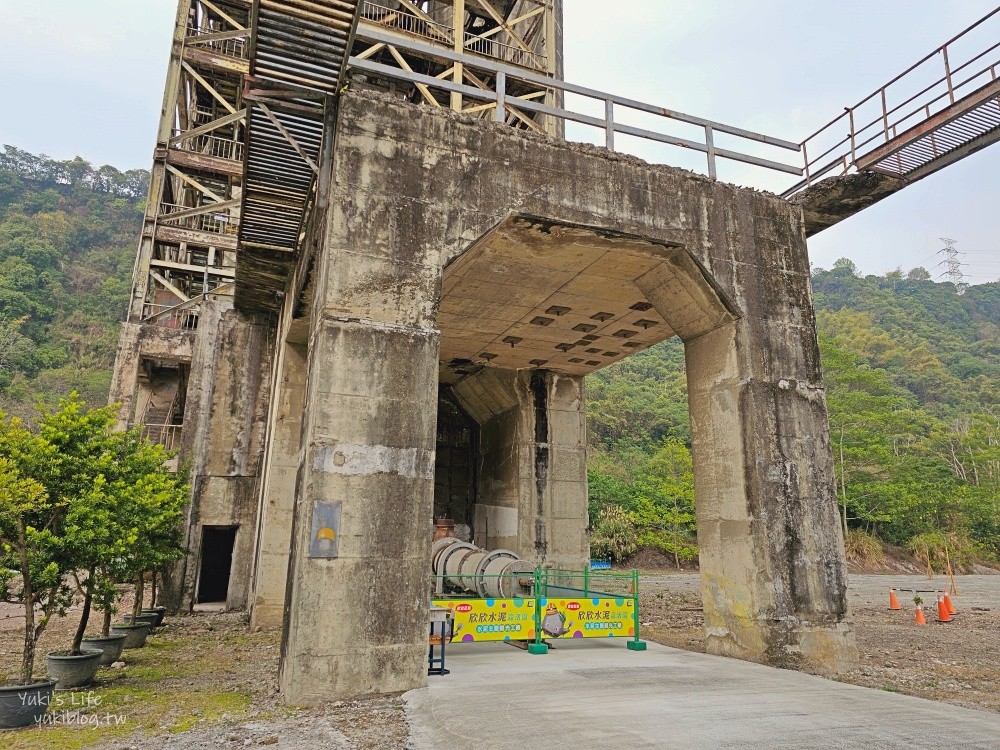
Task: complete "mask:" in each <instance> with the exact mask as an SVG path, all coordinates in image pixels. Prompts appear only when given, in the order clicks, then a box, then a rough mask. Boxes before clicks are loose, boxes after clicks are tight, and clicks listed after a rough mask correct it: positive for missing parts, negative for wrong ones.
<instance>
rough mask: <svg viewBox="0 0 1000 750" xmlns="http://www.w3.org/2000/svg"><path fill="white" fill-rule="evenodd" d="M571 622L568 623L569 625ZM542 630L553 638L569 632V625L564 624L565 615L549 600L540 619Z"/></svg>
mask: <svg viewBox="0 0 1000 750" xmlns="http://www.w3.org/2000/svg"><path fill="white" fill-rule="evenodd" d="M572 624H573V623H569V625H572ZM542 632H543V633H545V634H546V635H550V636H552V637H553V638H558V637H559V636H561V635H566V633H568V632H569V626H568V625H567V624H566V615H564V614H563V613H562V612H560V611H559V610H558V609H557V608H556V605H555V604H553V603H552V602H549V606H547V607H546V608H545V617H544V618H543V619H542Z"/></svg>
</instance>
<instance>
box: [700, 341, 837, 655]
mask: <svg viewBox="0 0 1000 750" xmlns="http://www.w3.org/2000/svg"><path fill="white" fill-rule="evenodd" d="M748 328H749V326H748V325H747V324H746V323H745V322H743V321H738V322H734V323H731V324H729V325H727V326H724V327H722V328H719V329H717V330H715V331H712V332H711V333H708V334H705V335H704V336H701V337H699V338H697V339H695V340H693V341H690V342H688V344H687V347H686V350H687V371H688V373H687V375H688V387H689V391H690V396H689V398H690V408H691V434H692V442H693V452H694V460H695V467H696V470H695V471H696V475H695V495H696V503H697V515H698V544H699V548H700V561H701V577H702V594H703V599H704V607H705V628H706V631H707V636H708V651H709V652H710V653H715V654H721V655H724V656H735V657H738V658H742V659H750V660H752V661H762V662H766V663H768V664H772V665H775V666H784V667H790V668H799V669H802V668H805V669H810V670H817V671H837V670H839V669H842V668H847V667H849V666H850V665H851V664H852V663H853V662H855V661H856V660H857V649H856V647H855V645H854V639H853V631H852V628H851V627H850V624H849V622H848V620H847V601H846V587H847V576H846V570H845V566H844V560H843V547H842V544H843V542H842V540H841V535H840V532H839V524H838V520H837V514H836V498H835V496H834V490H833V463H832V457H831V455H832V454H831V453H830V446H829V438H828V429H827V416H826V405H825V401H824V397H823V391H822V389H821V388H820V387H819V385H818V383H817V382H810V381H808V380H797V379H795V378H792V377H790V378H777V379H775V380H763V379H758V378H754V377H752V376H750V373H749V372H748V370H750V369H752V368H751V367H750V366H749V363H750V362H751V361H752V360H753V359H754V357H755V356H758V357H759V347H755V346H754V345H753V342H752V340H751V338H750V336H749V335H748V334H749V331H748ZM786 333H787V332H786ZM803 343H806V342H803ZM755 349H757V352H755V351H754V350H755Z"/></svg>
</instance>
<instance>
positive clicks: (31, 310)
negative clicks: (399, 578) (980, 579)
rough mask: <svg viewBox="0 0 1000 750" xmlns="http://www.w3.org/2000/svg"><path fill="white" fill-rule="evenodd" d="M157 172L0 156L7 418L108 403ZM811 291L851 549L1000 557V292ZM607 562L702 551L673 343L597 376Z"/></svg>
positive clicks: (916, 274)
mask: <svg viewBox="0 0 1000 750" xmlns="http://www.w3.org/2000/svg"><path fill="white" fill-rule="evenodd" d="M147 179H148V175H147V174H146V173H145V172H143V171H141V170H133V171H130V172H125V173H121V172H119V171H118V170H116V169H114V168H113V167H101V168H99V169H95V168H93V167H91V166H90V165H89V164H87V163H86V162H84V161H82V160H80V159H76V160H73V161H69V162H58V161H53V160H50V159H46V158H44V157H35V156H32V155H30V154H26V153H24V152H22V151H19V150H17V149H13V148H11V147H9V146H8V147H7V148H6V150H5V151H4V152H3V153H2V154H0V410H4V411H7V412H15V413H19V414H25V415H27V414H29V413H30V412H31V405H32V404H33V403H34V402H35V400H36V399H39V398H42V399H44V400H47V401H49V402H52V401H54V399H56V398H57V397H58V396H61V395H65V394H66V393H68V392H69V391H70V390H73V389H76V390H78V391H80V392H81V394H82V395H83V396H84V397H85V398H86V399H87V401H88V402H89V403H91V404H92V405H99V404H102V403H104V401H105V400H106V398H107V390H108V385H109V382H110V369H111V365H112V362H113V360H114V348H115V340H116V336H117V327H118V322H119V321H120V319H121V317H122V316H123V314H124V311H125V305H126V300H127V296H128V288H129V283H130V275H131V270H132V263H133V259H134V254H135V250H134V248H135V244H136V241H137V237H138V232H139V227H140V224H141V216H142V208H143V206H142V200H143V199H144V196H145V190H146V181H147ZM813 284H814V289H815V298H816V304H817V315H818V319H819V324H820V334H821V345H822V352H823V363H824V371H825V375H826V381H827V387H828V401H829V407H830V418H831V428H832V429H831V434H832V439H833V446H834V454H835V456H834V458H835V462H836V468H837V479H838V494H839V497H840V500H841V504H842V510H843V512H844V516H845V519H846V524H847V526H848V528H849V530H850V535H849V540H848V541H849V549H850V551H851V552H852V554H854V555H855V556H859V557H864V556H868V557H872V556H875V557H877V555H878V554H879V552H878V547H877V545H874V544H873V542H872V539H873V538H877V539H878V540H881V541H883V542H887V543H891V544H895V545H900V546H904V547H906V546H908V547H909V548H910V549H911V550H912V551H913V552H914V553H915V554H917V555H918V556H921V557H926V556H930V557H934V555H935V554H939V555H943V554H944V550H945V548H947V549H948V554H949V556H951V557H954V558H957V559H959V560H962V559H966V560H967V559H971V558H972V557H974V556H977V557H979V558H980V559H995V558H996V557H997V555H998V554H1000V284H996V283H995V284H986V285H981V286H974V287H971V288H969V289H968V290H967V291H966V292H965V294H963V295H959V294H957V293H956V289H955V287H954V286H952V285H951V284H939V283H935V282H933V281H931V280H930V278H929V275H928V273H927V272H926V271H925V270H923V269H919V268H918V269H914V270H911V271H909V272H908V273H905V274H904V273H903V272H902V271H896V272H893V273H890V274H887V275H886V276H884V277H876V276H865V277H862V276H860V275H859V274H858V272H857V270H856V268H855V267H854V265H853V264H852V263H851V262H850V261H848V260H841V261H838V262H837V263H836V264H835V266H834V268H833V269H831V270H829V271H825V270H818V271H816V272H815V274H814V278H813ZM588 399H589V402H588V414H589V425H590V441H591V449H592V450H591V459H590V485H591V517H592V523H593V525H594V531H595V533H594V536H593V540H594V554H595V556H611V557H619V556H623V555H626V554H627V553H629V552H630V551H631V550H633V549H634V548H635V546H636V545H637V544H639V545H644V546H648V547H654V548H657V549H660V550H663V551H664V552H666V553H668V554H671V555H674V556H676V559H677V560H678V561H680V560H682V559H685V558H686V559H691V558H693V557H695V556H696V554H697V546H696V544H695V535H694V484H693V478H692V470H691V455H690V451H689V445H690V432H689V426H688V414H687V404H686V385H685V379H684V352H683V348H682V346H681V345H680V344H679V343H678V342H677V341H676V340H675V341H669V342H666V343H664V344H661V345H659V346H657V347H654V348H652V349H650V350H648V351H645V352H641V353H639V354H637V355H635V356H634V357H632V358H630V359H628V360H626V361H624V362H622V363H620V364H618V365H615V366H613V367H610V368H607V369H605V370H602V371H601V372H599V373H597V374H595V375H593V376H591V377H590V379H589V380H588Z"/></svg>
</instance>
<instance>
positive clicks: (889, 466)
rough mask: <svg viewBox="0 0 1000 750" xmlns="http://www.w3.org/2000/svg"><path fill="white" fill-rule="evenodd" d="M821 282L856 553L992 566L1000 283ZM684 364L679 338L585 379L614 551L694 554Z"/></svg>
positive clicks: (872, 558) (835, 278)
mask: <svg viewBox="0 0 1000 750" xmlns="http://www.w3.org/2000/svg"><path fill="white" fill-rule="evenodd" d="M813 286H814V291H815V300H816V306H817V317H818V321H819V329H820V341H821V349H822V355H823V368H824V374H825V378H826V385H827V391H828V393H827V398H828V405H829V410H830V422H831V438H832V441H833V448H834V460H835V465H836V470H837V481H838V487H837V490H838V495H839V498H840V502H841V512H842V515H843V516H844V519H845V522H846V526H847V528H848V530H849V534H848V550H849V552H850V553H851V554H852V556H853V557H854V558H855V559H859V560H862V561H866V562H869V563H875V562H877V561H878V558H879V556H880V555H881V552H880V550H879V547H878V545H877V544H875V543H874V540H876V539H877V540H880V541H881V542H887V543H891V544H894V545H898V546H902V547H905V548H908V549H909V550H910V552H912V553H913V554H914V555H915V556H917V557H918V558H920V559H926V558H927V557H930V558H931V562H932V563H933V564H934V565H935V566H939V565H941V564H942V563H943V562H944V560H945V558H946V557H950V558H952V559H953V560H955V559H958V560H959V561H961V562H969V561H971V560H972V559H980V560H990V559H996V557H997V555H998V554H1000V284H998V283H994V284H984V285H981V286H974V287H970V288H969V289H968V290H967V291H966V292H965V293H964V294H963V295H959V294H957V293H956V289H955V287H954V286H953V285H952V284H939V283H935V282H933V281H931V280H930V276H929V274H928V273H927V271H926V270H924V269H922V268H917V269H913V270H911V271H910V272H909V273H906V274H904V273H903V272H902V271H895V272H892V273H889V274H887V275H886V276H884V277H877V276H865V277H862V276H860V275H859V274H858V272H857V269H856V268H855V266H854V264H853V263H852V262H851V261H849V260H846V259H843V260H840V261H838V262H837V263H836V264H835V265H834V268H833V269H832V270H829V271H825V270H818V271H816V272H815V273H814V275H813ZM683 361H684V359H683V348H682V347H681V345H680V344H679V343H678V342H677V341H676V340H675V341H669V342H666V343H664V344H661V345H659V346H657V347H655V348H653V349H650V350H648V351H645V352H642V353H641V354H639V355H637V356H635V357H632V358H631V359H630V360H627V361H625V362H622V363H620V364H618V365H615V366H614V367H610V368H608V369H606V370H603V371H601V372H599V373H597V374H595V375H593V376H591V378H590V379H589V381H588V397H589V404H588V408H589V417H590V421H589V426H590V440H591V447H592V451H591V460H590V485H591V517H592V519H593V520H594V522H595V531H596V532H597V533H596V534H595V540H596V541H597V542H598V545H597V546H598V547H599V549H600V550H601V551H602V552H603V553H604V554H608V555H612V556H614V555H616V554H626V553H628V552H629V551H631V549H632V548H633V547H634V546H635V541H634V540H636V539H637V540H638V543H639V545H646V546H654V547H657V548H659V549H661V550H663V551H665V552H667V553H669V554H673V555H676V556H677V558H678V559H682V558H686V557H687V558H689V557H692V556H693V555H694V554H696V546H695V535H694V530H695V525H694V504H693V482H692V480H691V474H690V466H691V460H690V455H689V453H688V447H689V445H690V433H689V425H688V417H687V411H686V406H685V403H684V388H685V384H684V371H683ZM619 508H621V509H623V510H624V511H625V512H621V511H620V510H618V509H619ZM608 509H610V510H608ZM602 514H603V515H602ZM946 550H947V552H946Z"/></svg>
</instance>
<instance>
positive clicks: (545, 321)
mask: <svg viewBox="0 0 1000 750" xmlns="http://www.w3.org/2000/svg"><path fill="white" fill-rule="evenodd" d="M553 322H555V321H554V320H553V319H552V318H543V317H542V316H538V317H537V318H532V319H531V325H533V326H548V325H552V323H553Z"/></svg>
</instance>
